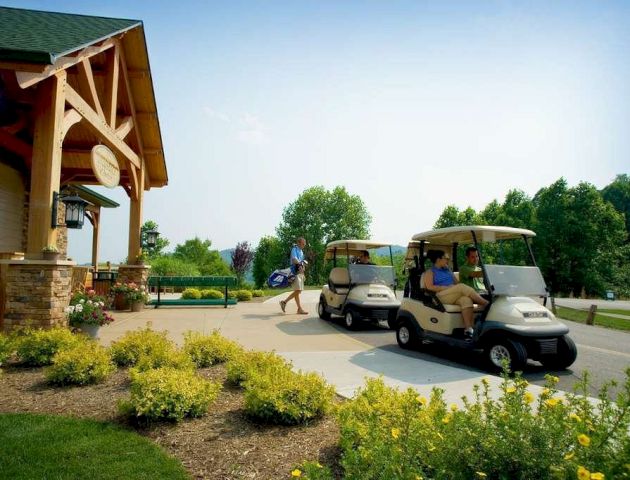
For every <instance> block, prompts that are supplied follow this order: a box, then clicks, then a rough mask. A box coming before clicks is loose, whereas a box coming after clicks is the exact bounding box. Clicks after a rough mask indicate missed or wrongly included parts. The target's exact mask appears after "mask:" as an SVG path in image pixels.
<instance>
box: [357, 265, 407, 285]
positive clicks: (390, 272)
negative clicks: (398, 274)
mask: <svg viewBox="0 0 630 480" xmlns="http://www.w3.org/2000/svg"><path fill="white" fill-rule="evenodd" d="M348 271H349V272H350V283H353V284H355V285H360V284H368V283H381V284H383V285H388V286H393V285H394V283H395V281H396V280H395V278H394V267H391V266H381V265H362V264H352V265H348Z"/></svg>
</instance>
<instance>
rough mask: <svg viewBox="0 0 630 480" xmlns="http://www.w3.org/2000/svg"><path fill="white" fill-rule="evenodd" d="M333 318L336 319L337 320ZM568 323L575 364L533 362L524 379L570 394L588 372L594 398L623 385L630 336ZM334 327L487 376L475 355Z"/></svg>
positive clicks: (377, 330)
mask: <svg viewBox="0 0 630 480" xmlns="http://www.w3.org/2000/svg"><path fill="white" fill-rule="evenodd" d="M611 304H612V302H608V304H607V305H611ZM611 308H620V307H619V306H614V307H611ZM333 318H334V319H335V317H333ZM565 323H566V324H567V326H568V327H569V328H570V330H571V332H570V334H569V336H570V337H571V338H572V339H573V341H574V342H575V343H576V345H577V348H578V357H577V360H576V361H575V363H574V364H573V365H571V366H570V367H569V368H568V369H567V370H563V371H549V370H548V369H546V368H544V367H543V366H542V365H540V364H539V363H538V362H533V361H531V360H530V361H529V362H528V365H527V367H526V369H525V371H524V372H523V376H524V378H526V379H527V380H528V381H529V382H530V383H532V384H536V385H541V386H543V385H544V384H545V375H546V374H547V373H551V374H553V375H556V376H557V377H558V378H559V379H560V382H559V383H558V386H557V388H558V389H559V390H564V391H571V390H572V389H573V386H574V385H575V384H576V382H577V381H578V380H580V379H581V378H582V375H583V373H584V372H585V371H588V372H589V376H590V388H589V394H590V395H592V396H596V395H597V393H598V391H599V389H600V388H601V387H602V386H603V385H604V384H605V383H606V382H608V381H610V380H614V381H616V382H618V383H619V384H623V382H624V381H625V379H626V374H625V370H626V369H630V333H625V332H621V331H618V330H612V329H607V328H602V327H597V326H588V325H583V324H579V323H575V322H570V321H565ZM333 325H334V326H335V328H337V329H338V330H339V331H340V333H343V334H345V335H349V336H351V337H353V338H355V339H357V340H359V341H361V342H365V343H367V344H369V345H371V346H373V347H376V348H380V349H384V350H388V351H391V352H395V353H398V354H400V355H404V356H407V357H408V356H412V357H416V358H420V359H423V360H425V361H431V362H435V363H438V364H442V365H448V366H452V367H458V368H464V369H469V370H474V371H479V372H485V370H484V368H483V362H482V359H481V356H480V355H476V354H474V353H473V354H470V353H468V352H463V351H461V350H459V349H455V348H449V347H446V346H444V345H438V344H425V345H424V346H423V349H422V351H421V352H420V351H414V352H410V351H408V350H402V349H401V348H400V347H399V346H398V344H397V343H396V335H395V333H394V331H393V330H388V329H387V328H384V327H378V326H372V325H370V324H365V328H363V329H361V330H359V331H354V332H350V331H347V330H346V329H345V328H344V327H343V326H342V322H341V318H338V319H335V321H334V322H333ZM618 389H619V387H617V388H613V389H612V390H611V391H612V392H613V393H614V392H616V391H618Z"/></svg>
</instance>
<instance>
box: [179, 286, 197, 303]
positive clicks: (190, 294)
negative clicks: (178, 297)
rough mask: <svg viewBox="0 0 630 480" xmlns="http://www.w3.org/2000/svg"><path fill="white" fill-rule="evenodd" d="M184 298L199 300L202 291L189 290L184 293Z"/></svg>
mask: <svg viewBox="0 0 630 480" xmlns="http://www.w3.org/2000/svg"><path fill="white" fill-rule="evenodd" d="M182 298H183V299H186V300H199V299H200V298H201V291H199V289H198V288H187V289H186V290H184V291H183V292H182Z"/></svg>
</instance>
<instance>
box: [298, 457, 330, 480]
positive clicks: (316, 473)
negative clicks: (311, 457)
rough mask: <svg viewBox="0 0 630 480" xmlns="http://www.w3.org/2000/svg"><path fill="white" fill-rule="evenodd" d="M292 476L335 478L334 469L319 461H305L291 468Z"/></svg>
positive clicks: (312, 479)
mask: <svg viewBox="0 0 630 480" xmlns="http://www.w3.org/2000/svg"><path fill="white" fill-rule="evenodd" d="M291 478H300V479H303V480H333V479H334V478H335V477H333V473H332V470H331V469H330V468H329V467H326V466H324V465H322V464H320V463H319V462H313V461H305V462H302V463H301V464H300V465H298V466H296V467H295V468H294V469H293V470H291Z"/></svg>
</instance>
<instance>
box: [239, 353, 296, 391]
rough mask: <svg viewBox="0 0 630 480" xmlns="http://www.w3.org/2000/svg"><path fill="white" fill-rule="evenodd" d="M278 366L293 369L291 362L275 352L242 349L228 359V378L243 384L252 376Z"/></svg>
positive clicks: (240, 384)
mask: <svg viewBox="0 0 630 480" xmlns="http://www.w3.org/2000/svg"><path fill="white" fill-rule="evenodd" d="M278 368H284V369H286V370H291V363H290V362H288V361H287V360H285V359H284V358H283V357H281V356H280V355H278V354H277V353H274V352H255V351H248V352H245V351H242V352H241V353H240V354H239V355H236V356H234V358H232V359H231V360H230V361H228V364H227V380H228V382H230V383H231V384H233V385H237V386H242V385H243V384H244V383H245V382H246V381H247V380H249V379H250V378H251V377H252V376H254V375H259V374H261V373H264V372H267V371H270V370H274V371H275V370H276V369H278Z"/></svg>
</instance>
